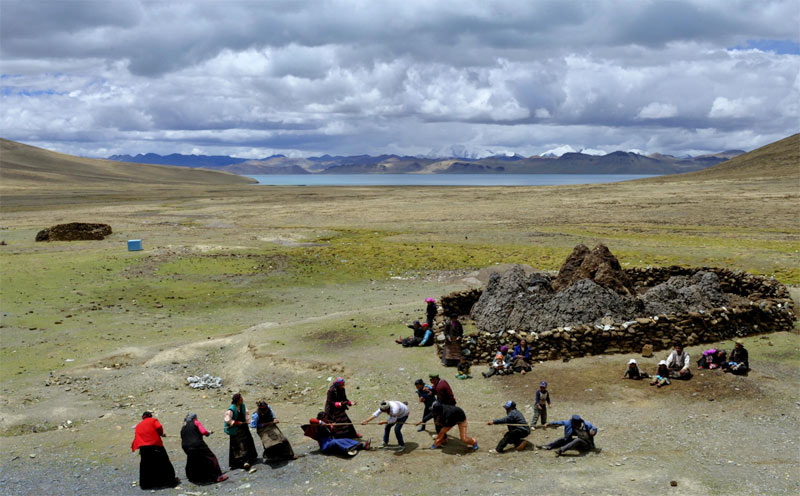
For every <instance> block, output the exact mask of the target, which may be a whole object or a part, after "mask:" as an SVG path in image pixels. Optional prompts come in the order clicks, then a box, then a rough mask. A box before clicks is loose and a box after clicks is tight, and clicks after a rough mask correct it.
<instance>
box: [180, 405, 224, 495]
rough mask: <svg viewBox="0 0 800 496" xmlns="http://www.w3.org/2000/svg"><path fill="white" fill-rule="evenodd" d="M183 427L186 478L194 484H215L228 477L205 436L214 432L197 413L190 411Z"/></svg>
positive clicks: (182, 437) (182, 443) (182, 446)
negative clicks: (200, 419) (201, 421)
mask: <svg viewBox="0 0 800 496" xmlns="http://www.w3.org/2000/svg"><path fill="white" fill-rule="evenodd" d="M183 422H184V424H183V427H181V448H183V452H184V453H186V478H187V479H189V482H193V483H194V484H213V483H215V482H222V481H224V480H226V479H227V478H228V476H227V475H224V474H223V473H222V469H221V468H220V467H219V461H218V460H217V456H216V455H215V454H214V452H213V451H211V448H209V447H208V445H207V444H206V442H205V441H204V440H203V436H210V435H211V434H212V433H211V432H209V431H208V430H206V428H205V427H203V424H201V423H200V421H199V420H197V414H194V413H190V414H189V415H187V416H186V418H185V419H184V421H183Z"/></svg>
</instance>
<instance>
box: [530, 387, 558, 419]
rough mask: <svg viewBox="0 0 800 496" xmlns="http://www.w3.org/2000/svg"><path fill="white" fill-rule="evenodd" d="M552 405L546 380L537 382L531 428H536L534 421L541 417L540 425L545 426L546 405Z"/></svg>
mask: <svg viewBox="0 0 800 496" xmlns="http://www.w3.org/2000/svg"><path fill="white" fill-rule="evenodd" d="M548 406H553V403H552V402H551V401H550V391H548V390H547V381H542V382H540V383H539V390H538V391H536V401H534V405H533V422H531V429H533V430H536V421H537V420H539V418H540V417H541V419H542V425H543V426H544V428H545V429H546V428H547V407H548Z"/></svg>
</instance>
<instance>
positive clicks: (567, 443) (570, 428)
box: [540, 415, 597, 456]
mask: <svg viewBox="0 0 800 496" xmlns="http://www.w3.org/2000/svg"><path fill="white" fill-rule="evenodd" d="M547 425H549V426H551V427H555V426H557V425H563V426H564V437H563V438H561V439H556V440H555V441H553V442H552V443H550V444H547V445H544V446H540V448H543V449H547V450H552V449H554V450H556V456H561V455H562V454H564V452H565V451H567V450H573V449H574V450H578V451H580V452H584V451H589V450H590V449H594V436H595V435H597V427H595V426H593V425H592V424H590V423H589V422H587V421H586V420H583V419H582V418H581V416H580V415H573V416H572V418H571V419H569V420H556V421H555V422H550V423H548V424H547Z"/></svg>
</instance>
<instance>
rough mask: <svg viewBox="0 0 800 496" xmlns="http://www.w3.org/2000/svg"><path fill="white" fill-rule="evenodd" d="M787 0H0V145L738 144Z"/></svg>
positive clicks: (396, 149)
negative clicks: (6, 141) (9, 141)
mask: <svg viewBox="0 0 800 496" xmlns="http://www.w3.org/2000/svg"><path fill="white" fill-rule="evenodd" d="M799 26H800V3H798V2H797V0H786V1H782V0H776V1H771V0H759V1H753V0H703V1H694V0H675V1H649V0H631V1H625V0H587V1H577V0H576V1H566V0H554V1H529V2H520V1H517V0H510V1H505V2H492V1H487V0H477V1H467V0H460V1H431V0H426V1H412V0H400V1H390V0H361V1H319V2H299V1H269V2H267V1H246V2H245V1H221V0H220V1H202V0H194V1H188V2H178V1H166V2H165V1H152V2H151V1H143V0H102V1H94V0H87V1H80V0H78V1H70V0H57V1H44V0H23V1H16V0H0V73H2V76H1V79H0V84H2V93H0V98H1V100H0V122H1V123H2V124H1V126H2V128H1V129H0V136H2V137H4V138H7V139H12V140H16V141H22V142H25V143H30V144H33V145H37V146H43V147H46V148H50V149H54V150H58V151H62V152H66V153H73V154H78V155H85V156H108V155H111V154H115V153H130V154H135V153H146V152H155V153H161V154H167V153H202V154H224V155H235V156H240V157H262V156H267V155H271V154H273V153H284V154H288V155H303V156H307V155H320V154H323V153H331V154H346V155H350V154H361V153H368V154H372V155H376V154H380V153H398V154H416V155H424V154H430V153H435V154H439V155H448V154H449V153H450V150H451V149H452V148H453V147H454V146H456V147H462V148H464V149H466V150H469V151H472V152H476V153H488V152H494V153H503V152H505V153H519V154H522V155H534V154H542V153H545V152H550V151H565V150H580V149H584V150H588V151H589V152H592V153H600V152H610V151H614V150H618V149H620V150H639V151H642V152H647V153H652V152H660V153H672V154H699V153H705V152H715V151H721V150H725V149H732V148H740V149H746V150H750V149H753V148H756V147H758V146H761V145H764V144H767V143H769V142H772V141H775V140H777V139H780V138H783V137H786V136H788V135H790V134H793V133H796V132H798V131H799V130H800V121H799V120H798V116H800V27H799Z"/></svg>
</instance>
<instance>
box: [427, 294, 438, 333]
mask: <svg viewBox="0 0 800 496" xmlns="http://www.w3.org/2000/svg"><path fill="white" fill-rule="evenodd" d="M425 303H426V305H425V318H426V319H427V322H428V330H429V331H431V332H432V331H433V319H435V318H436V314H437V313H439V310H438V309H437V308H436V300H435V299H433V298H425Z"/></svg>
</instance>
